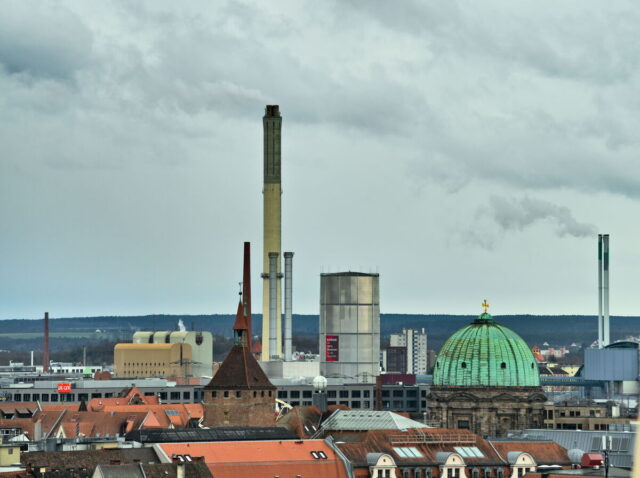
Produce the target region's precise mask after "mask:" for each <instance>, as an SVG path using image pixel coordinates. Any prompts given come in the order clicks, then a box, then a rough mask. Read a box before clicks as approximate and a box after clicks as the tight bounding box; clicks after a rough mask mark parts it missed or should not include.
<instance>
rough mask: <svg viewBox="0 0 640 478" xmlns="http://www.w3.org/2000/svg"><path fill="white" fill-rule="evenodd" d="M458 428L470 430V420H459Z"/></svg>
mask: <svg viewBox="0 0 640 478" xmlns="http://www.w3.org/2000/svg"><path fill="white" fill-rule="evenodd" d="M458 428H459V429H461V430H469V420H458Z"/></svg>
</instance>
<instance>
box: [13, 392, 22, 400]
mask: <svg viewBox="0 0 640 478" xmlns="http://www.w3.org/2000/svg"><path fill="white" fill-rule="evenodd" d="M13 401H14V402H21V401H22V395H21V394H19V393H14V394H13Z"/></svg>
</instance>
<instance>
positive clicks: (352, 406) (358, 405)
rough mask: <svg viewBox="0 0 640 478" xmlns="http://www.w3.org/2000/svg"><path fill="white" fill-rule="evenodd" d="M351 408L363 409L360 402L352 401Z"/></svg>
mask: <svg viewBox="0 0 640 478" xmlns="http://www.w3.org/2000/svg"><path fill="white" fill-rule="evenodd" d="M351 408H361V407H360V400H351Z"/></svg>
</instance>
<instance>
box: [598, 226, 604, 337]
mask: <svg viewBox="0 0 640 478" xmlns="http://www.w3.org/2000/svg"><path fill="white" fill-rule="evenodd" d="M602 325H603V319H602V234H598V348H599V349H601V348H602V344H603V339H604V337H603V327H602Z"/></svg>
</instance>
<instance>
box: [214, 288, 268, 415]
mask: <svg viewBox="0 0 640 478" xmlns="http://www.w3.org/2000/svg"><path fill="white" fill-rule="evenodd" d="M247 327H248V324H247V317H246V314H245V310H244V307H243V304H242V301H240V303H239V304H238V313H237V315H236V322H235V324H234V326H233V334H234V341H235V343H234V346H233V347H232V348H231V350H230V351H229V354H228V355H227V357H226V358H225V359H224V361H223V362H222V365H220V369H218V372H217V373H216V374H215V376H214V377H213V378H212V379H211V382H209V384H208V385H207V386H206V387H205V388H204V422H203V425H204V426H207V427H227V426H239V427H272V426H275V400H276V387H275V386H274V385H273V384H272V383H271V382H270V381H269V379H268V378H267V376H266V375H265V373H264V372H263V371H262V368H260V365H258V362H257V361H256V359H255V357H254V356H253V354H252V353H251V350H250V349H249V346H248V340H250V338H249V337H248V332H247Z"/></svg>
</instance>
